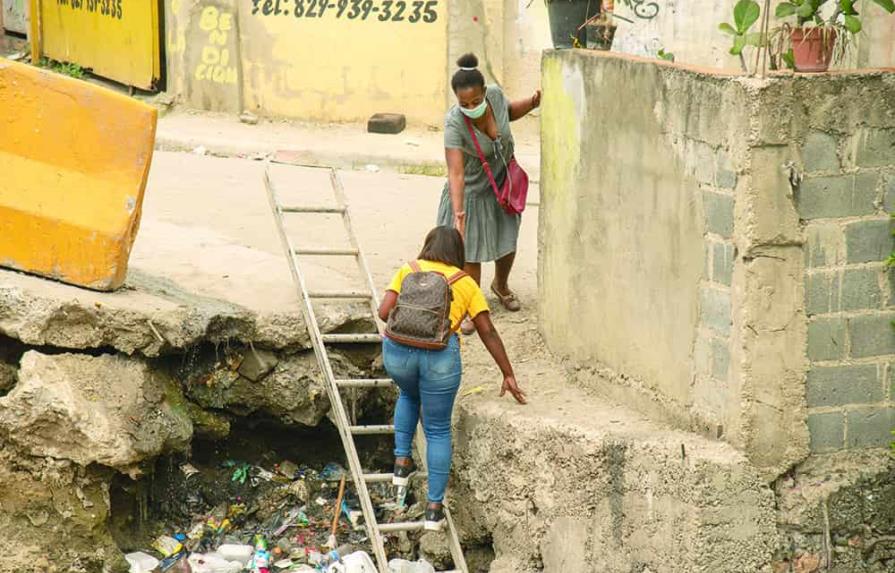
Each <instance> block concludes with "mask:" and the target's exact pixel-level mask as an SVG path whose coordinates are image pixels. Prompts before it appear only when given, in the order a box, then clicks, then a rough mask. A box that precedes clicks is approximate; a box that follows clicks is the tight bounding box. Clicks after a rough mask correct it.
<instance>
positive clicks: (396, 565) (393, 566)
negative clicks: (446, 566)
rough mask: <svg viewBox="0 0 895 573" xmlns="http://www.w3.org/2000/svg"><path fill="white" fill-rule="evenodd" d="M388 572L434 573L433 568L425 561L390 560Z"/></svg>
mask: <svg viewBox="0 0 895 573" xmlns="http://www.w3.org/2000/svg"><path fill="white" fill-rule="evenodd" d="M388 570H389V573H435V567H433V566H432V564H431V563H429V562H428V561H426V560H425V559H420V560H419V561H407V560H406V559H392V560H391V561H389V562H388Z"/></svg>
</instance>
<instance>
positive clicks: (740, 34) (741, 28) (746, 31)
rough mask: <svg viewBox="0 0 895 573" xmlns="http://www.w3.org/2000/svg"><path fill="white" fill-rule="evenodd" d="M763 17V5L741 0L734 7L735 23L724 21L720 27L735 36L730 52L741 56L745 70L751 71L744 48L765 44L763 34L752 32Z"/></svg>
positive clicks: (741, 62)
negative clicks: (747, 64) (744, 55)
mask: <svg viewBox="0 0 895 573" xmlns="http://www.w3.org/2000/svg"><path fill="white" fill-rule="evenodd" d="M760 17H761V7H760V6H759V5H758V2H756V1H755V0H739V2H737V3H736V5H735V6H734V7H733V24H729V23H727V22H722V23H721V25H719V26H718V28H719V29H720V30H721V31H722V32H724V33H725V34H729V35H731V36H733V46H731V48H730V53H731V54H733V55H734V56H739V57H740V64H742V66H743V71H747V72H748V71H749V69H748V66H746V59H745V58H744V57H743V50H744V49H745V48H746V46H753V47H756V48H760V47H761V46H762V44H763V42H762V36H761V34H760V33H758V32H751V31H750V30H751V29H752V26H754V25H755V23H756V22H758V19H759V18H760Z"/></svg>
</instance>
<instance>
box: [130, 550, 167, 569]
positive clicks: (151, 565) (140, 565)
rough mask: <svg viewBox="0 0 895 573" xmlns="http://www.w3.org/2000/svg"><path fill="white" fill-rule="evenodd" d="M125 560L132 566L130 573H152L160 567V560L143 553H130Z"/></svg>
mask: <svg viewBox="0 0 895 573" xmlns="http://www.w3.org/2000/svg"><path fill="white" fill-rule="evenodd" d="M124 558H125V560H127V562H128V564H130V566H131V568H130V573H151V572H152V571H155V568H156V567H158V566H159V560H158V559H156V558H155V557H153V556H152V555H148V554H146V553H143V552H142V551H137V552H136V553H128V554H127V555H125V556H124Z"/></svg>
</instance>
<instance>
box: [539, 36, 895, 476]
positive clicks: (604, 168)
mask: <svg viewBox="0 0 895 573" xmlns="http://www.w3.org/2000/svg"><path fill="white" fill-rule="evenodd" d="M543 81H544V86H545V103H544V110H543V118H542V137H543V143H542V145H543V147H542V149H543V151H542V163H543V164H542V188H541V189H542V191H541V192H542V205H541V206H542V208H541V237H540V240H541V264H540V270H539V272H540V290H541V293H542V311H541V325H542V331H543V333H544V336H545V337H546V339H547V342H548V344H549V345H550V347H551V349H552V350H553V351H555V352H557V353H559V354H563V355H566V356H568V357H570V358H571V359H572V360H573V361H575V362H577V363H578V364H580V365H581V368H580V370H579V372H580V375H579V380H580V382H581V383H583V384H597V385H598V387H599V389H600V390H601V391H603V392H608V393H611V394H613V395H615V396H620V397H624V398H625V399H626V400H628V401H631V402H632V403H637V404H638V405H639V407H640V408H641V409H645V410H647V411H649V412H650V413H651V414H654V415H658V416H662V417H665V418H668V419H671V420H674V421H675V422H676V423H677V424H678V425H681V426H683V427H687V428H690V429H693V430H697V431H700V432H703V433H707V434H710V435H712V436H713V437H721V438H723V439H724V440H726V441H728V442H730V443H731V444H733V445H734V446H736V447H738V448H740V449H742V450H743V451H745V452H746V454H747V456H748V457H749V459H750V460H751V461H752V462H753V463H754V464H756V465H757V466H758V467H760V468H763V469H764V471H766V472H767V474H766V475H767V476H768V477H769V478H773V477H774V476H776V475H779V474H780V473H782V472H783V471H786V469H787V468H789V467H790V466H791V465H792V464H794V463H797V462H799V461H801V460H802V459H804V458H805V457H806V456H807V455H808V453H809V431H810V446H811V449H813V450H814V451H828V450H831V449H837V448H842V447H858V448H859V447H867V446H883V445H886V443H887V442H888V440H889V435H888V432H889V429H890V428H891V426H892V422H893V421H895V420H893V419H892V410H891V409H890V408H889V399H890V398H889V384H888V381H889V377H890V376H889V373H888V372H889V366H888V364H889V362H890V361H891V359H892V353H893V352H895V334H893V329H892V326H891V324H890V323H891V322H892V319H893V318H895V316H893V315H895V313H893V312H892V306H890V305H891V304H892V302H890V300H891V298H892V295H891V292H892V289H891V288H890V286H889V284H888V278H887V275H886V273H885V269H884V265H883V262H882V261H883V260H884V259H885V257H886V256H887V254H888V252H889V251H890V250H891V239H890V237H889V223H888V215H887V214H886V212H885V205H886V204H887V201H888V200H889V199H888V198H887V194H891V192H892V188H893V185H895V183H893V179H895V177H893V175H892V174H893V171H895V152H893V141H895V139H893V138H895V135H893V134H895V129H893V128H895V121H893V119H892V117H891V113H890V112H887V111H886V110H887V109H888V110H891V109H892V107H893V101H895V81H893V79H892V77H891V76H890V75H886V74H883V73H855V74H849V75H845V74H842V75H823V76H795V77H793V76H781V77H775V78H770V79H768V80H759V79H751V78H745V77H737V76H732V75H719V74H717V73H711V72H710V71H706V70H700V69H689V68H682V67H675V66H670V65H665V64H660V63H657V62H652V61H646V60H637V59H630V58H622V57H618V56H613V55H601V54H596V53H592V52H580V51H573V52H554V53H549V54H547V55H546V56H545V59H544V63H543ZM618 94H624V97H619V96H618ZM845 102H847V103H845ZM590 370H596V371H597V373H598V374H600V376H589V375H588V373H589V371H590ZM607 373H609V374H610V375H611V376H614V377H615V384H611V385H607V384H606V383H605V382H602V380H604V379H605V378H606V375H607ZM807 408H810V412H809V410H807ZM809 413H810V415H809ZM849 430H850V431H849Z"/></svg>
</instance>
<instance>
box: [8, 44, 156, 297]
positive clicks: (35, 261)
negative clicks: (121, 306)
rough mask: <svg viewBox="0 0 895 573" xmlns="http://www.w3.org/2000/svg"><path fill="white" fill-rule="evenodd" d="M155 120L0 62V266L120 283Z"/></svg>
mask: <svg viewBox="0 0 895 573" xmlns="http://www.w3.org/2000/svg"><path fill="white" fill-rule="evenodd" d="M156 117H157V114H156V111H155V109H154V108H152V107H150V106H148V105H146V104H144V103H141V102H138V101H136V100H134V99H131V98H129V97H127V96H124V95H121V94H118V93H116V92H113V91H111V90H108V89H105V88H101V87H98V86H95V85H93V84H89V83H87V82H82V81H79V80H74V79H71V78H68V77H65V76H62V75H58V74H54V73H52V72H49V71H46V70H41V69H39V68H35V67H32V66H26V65H23V64H17V63H14V62H10V61H8V60H5V59H3V58H0V129H2V131H0V133H2V137H0V173H2V174H3V182H2V184H0V266H4V267H9V268H14V269H17V270H21V271H25V272H30V273H35V274H40V275H43V276H48V277H51V278H54V279H58V280H61V281H64V282H68V283H72V284H75V285H79V286H85V287H88V288H93V289H98V290H112V289H114V288H117V287H118V286H120V285H121V284H122V282H123V281H124V278H125V275H126V272H127V262H128V259H129V256H130V250H131V245H132V244H133V241H134V238H135V236H136V234H137V229H138V227H139V221H140V210H141V205H142V201H143V191H144V189H145V185H146V177H147V175H148V173H149V165H150V161H151V159H152V150H153V145H154V143H155V126H156Z"/></svg>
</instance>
